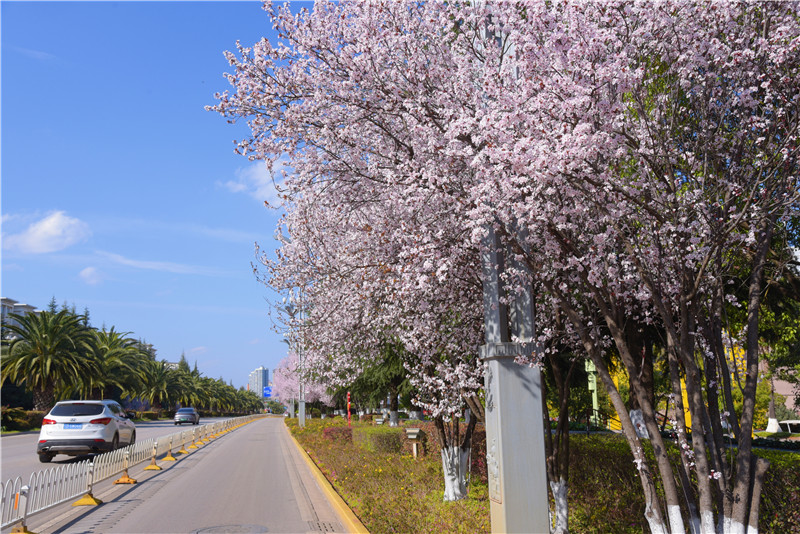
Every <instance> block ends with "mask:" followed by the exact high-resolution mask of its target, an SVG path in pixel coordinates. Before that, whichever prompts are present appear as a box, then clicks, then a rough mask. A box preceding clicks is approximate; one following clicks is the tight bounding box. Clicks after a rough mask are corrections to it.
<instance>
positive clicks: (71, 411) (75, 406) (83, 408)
mask: <svg viewBox="0 0 800 534" xmlns="http://www.w3.org/2000/svg"><path fill="white" fill-rule="evenodd" d="M101 413H103V405H102V404H80V403H70V404H57V405H55V406H54V407H53V409H52V410H50V415H61V416H72V417H77V416H79V415H100V414H101Z"/></svg>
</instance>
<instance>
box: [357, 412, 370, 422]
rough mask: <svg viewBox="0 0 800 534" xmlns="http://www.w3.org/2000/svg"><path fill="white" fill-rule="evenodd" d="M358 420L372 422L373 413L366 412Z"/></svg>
mask: <svg viewBox="0 0 800 534" xmlns="http://www.w3.org/2000/svg"><path fill="white" fill-rule="evenodd" d="M358 420H359V421H361V422H362V423H371V422H372V414H370V413H367V414H364V415H362V416H361V417H359V418H358Z"/></svg>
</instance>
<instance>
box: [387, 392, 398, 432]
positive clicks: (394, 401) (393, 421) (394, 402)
mask: <svg viewBox="0 0 800 534" xmlns="http://www.w3.org/2000/svg"><path fill="white" fill-rule="evenodd" d="M399 407H400V400H399V399H398V395H397V391H396V390H391V391H390V392H389V426H398V425H399V424H400V412H399Z"/></svg>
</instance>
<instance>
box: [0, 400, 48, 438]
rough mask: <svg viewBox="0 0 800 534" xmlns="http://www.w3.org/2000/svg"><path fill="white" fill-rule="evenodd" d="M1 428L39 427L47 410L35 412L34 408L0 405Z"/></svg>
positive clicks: (23, 429) (22, 429)
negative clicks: (0, 406)
mask: <svg viewBox="0 0 800 534" xmlns="http://www.w3.org/2000/svg"><path fill="white" fill-rule="evenodd" d="M1 411H2V417H1V419H2V423H0V424H1V425H2V427H3V430H16V431H21V432H23V431H26V430H34V429H37V428H41V426H42V419H44V416H45V415H47V412H37V411H34V410H24V409H22V408H9V407H7V406H3V407H2V410H1Z"/></svg>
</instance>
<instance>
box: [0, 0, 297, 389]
mask: <svg viewBox="0 0 800 534" xmlns="http://www.w3.org/2000/svg"><path fill="white" fill-rule="evenodd" d="M0 17H1V22H2V36H1V39H2V43H1V44H0V47H1V48H0V51H1V53H2V57H1V58H0V61H1V63H0V64H1V65H2V73H1V74H2V78H1V79H0V91H1V95H2V124H1V125H0V127H1V128H2V130H1V131H0V134H1V135H2V137H1V139H2V147H1V150H2V165H1V168H0V172H1V173H2V189H1V190H0V192H1V194H2V241H3V243H2V296H4V297H9V298H13V299H15V300H18V301H20V302H24V303H27V304H31V305H34V306H36V307H38V308H40V309H42V308H45V307H46V306H47V304H48V302H49V301H50V299H51V298H52V297H54V296H55V298H56V300H57V302H58V303H59V305H60V304H61V303H64V302H66V303H67V304H68V305H70V306H72V305H74V306H75V307H76V309H77V310H78V311H79V312H82V311H83V310H84V308H88V310H89V312H90V315H91V321H92V324H93V325H94V326H96V327H101V326H103V325H105V326H106V327H111V326H114V327H116V329H117V330H121V331H127V332H131V333H132V335H133V336H134V337H137V338H142V339H144V340H146V341H147V342H148V343H152V344H153V345H154V346H155V348H156V350H157V352H158V357H159V358H163V359H166V360H169V361H177V360H178V359H179V358H180V356H181V354H182V353H184V354H185V355H186V357H187V359H188V360H189V362H190V364H194V362H195V361H196V362H197V366H198V368H199V369H200V371H201V372H202V373H203V374H204V375H206V376H210V377H214V378H218V377H222V378H224V379H225V381H226V382H228V381H232V382H233V384H234V385H235V386H236V387H239V386H243V385H246V383H247V378H248V374H249V373H250V371H252V370H253V369H255V368H256V367H258V366H260V365H264V366H266V367H268V368H269V369H270V370H272V369H274V368H275V367H276V366H277V364H278V362H279V361H280V360H281V359H282V358H283V357H284V356H285V354H286V345H285V344H284V343H282V342H281V336H280V334H278V333H276V332H274V331H273V330H272V326H271V325H272V321H271V319H270V318H269V316H268V312H269V302H275V301H276V300H278V299H279V298H280V297H279V296H277V295H275V294H274V293H272V292H270V291H269V290H268V289H267V288H266V287H265V286H263V285H262V284H260V283H259V282H258V281H257V280H256V278H255V276H254V274H253V272H252V268H251V262H254V261H255V252H254V251H255V248H254V243H255V242H258V243H259V244H260V245H261V247H262V248H263V249H266V250H268V251H273V250H274V249H275V246H276V244H275V242H274V240H273V238H272V236H273V234H274V229H275V224H276V222H277V220H278V213H276V212H274V211H270V210H269V209H267V208H265V207H264V204H263V202H264V200H266V199H268V198H269V197H270V195H273V194H274V190H273V188H272V185H271V181H270V179H269V177H268V176H267V174H266V172H265V171H264V170H263V168H262V166H261V164H260V163H258V162H255V163H254V162H250V161H248V160H247V159H246V158H244V157H242V156H239V155H236V154H235V153H234V151H233V148H234V144H233V140H234V139H240V138H242V137H244V136H245V135H246V131H247V129H246V125H245V124H244V123H240V124H235V125H230V124H228V123H227V122H226V121H225V119H224V118H222V117H221V116H220V115H218V114H216V113H213V112H208V111H205V110H204V109H203V107H204V106H205V105H209V104H213V103H214V102H215V100H214V96H213V95H214V93H215V92H217V91H223V90H225V89H227V88H228V83H227V81H226V80H225V79H224V78H223V73H224V72H226V71H228V70H229V66H228V64H227V62H226V61H225V59H224V57H223V52H224V51H225V50H235V46H236V41H237V40H240V41H241V42H242V43H243V44H245V45H251V44H253V43H255V42H256V41H257V40H259V39H260V38H261V37H267V38H272V37H273V32H272V27H271V24H270V22H269V20H268V18H267V16H266V14H265V13H264V12H263V10H262V9H261V3H260V2H259V1H256V0H253V1H246V2H7V1H3V2H2V4H0Z"/></svg>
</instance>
